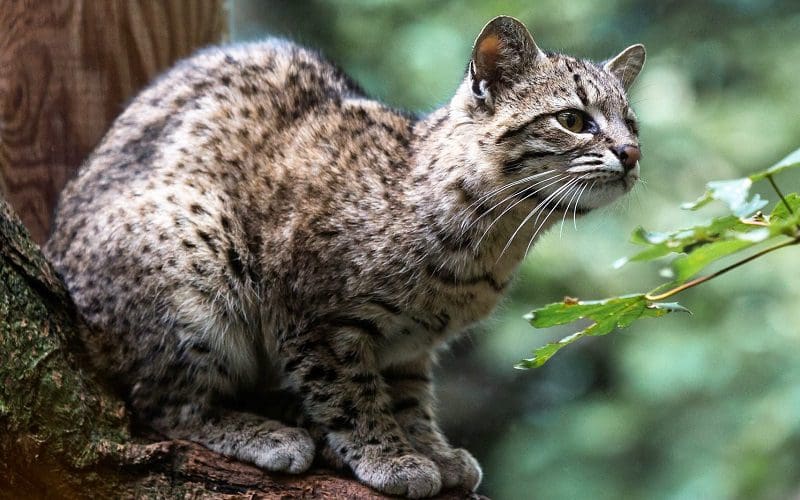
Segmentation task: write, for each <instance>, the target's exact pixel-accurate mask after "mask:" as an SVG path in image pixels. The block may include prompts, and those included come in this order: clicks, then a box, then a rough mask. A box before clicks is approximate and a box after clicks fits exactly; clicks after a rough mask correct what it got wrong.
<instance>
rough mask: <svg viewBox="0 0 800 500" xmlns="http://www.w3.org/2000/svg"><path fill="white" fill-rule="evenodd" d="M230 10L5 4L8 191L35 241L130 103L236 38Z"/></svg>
mask: <svg viewBox="0 0 800 500" xmlns="http://www.w3.org/2000/svg"><path fill="white" fill-rule="evenodd" d="M223 4H224V0H203V1H191V0H163V1H162V0H102V1H97V0H47V1H41V0H0V68H2V69H0V192H1V193H2V194H4V195H5V196H6V198H7V200H8V201H9V202H10V203H11V205H12V206H14V207H15V209H16V210H17V212H18V213H19V214H20V217H21V218H22V220H23V222H24V223H25V225H26V226H27V227H28V229H29V230H30V231H31V234H32V235H33V238H34V240H35V241H37V242H39V243H41V242H43V241H44V240H45V239H46V237H47V235H48V233H49V229H50V222H51V217H52V213H53V208H54V207H55V204H56V201H57V198H58V194H59V192H61V189H62V188H63V187H64V184H65V183H66V182H67V181H68V180H69V179H70V178H71V177H72V176H73V175H74V174H75V172H76V171H77V169H78V166H79V165H80V163H81V162H82V161H83V159H84V158H85V157H86V156H87V155H88V154H89V152H90V151H91V150H92V149H94V147H95V146H96V145H97V143H98V142H99V141H100V139H101V137H102V136H103V134H104V133H105V132H106V130H107V129H108V127H109V125H110V124H111V122H112V121H113V120H114V118H116V116H117V115H118V114H119V113H120V112H121V111H122V109H123V107H124V104H125V102H126V101H128V100H129V99H130V98H131V97H132V96H133V95H134V94H135V93H136V92H138V91H139V89H141V88H142V87H143V86H144V85H146V84H147V83H148V82H149V81H150V80H152V79H153V78H154V77H155V76H156V75H158V74H159V73H161V72H162V71H163V70H164V69H166V68H168V67H169V66H171V65H172V64H173V63H174V62H175V61H176V60H177V59H180V58H182V57H185V56H187V55H189V54H190V53H192V52H193V51H194V50H195V49H197V48H198V47H202V46H205V45H210V44H215V43H219V42H220V41H222V39H223V38H224V37H225V36H226V33H227V23H226V16H225V11H224V9H223Z"/></svg>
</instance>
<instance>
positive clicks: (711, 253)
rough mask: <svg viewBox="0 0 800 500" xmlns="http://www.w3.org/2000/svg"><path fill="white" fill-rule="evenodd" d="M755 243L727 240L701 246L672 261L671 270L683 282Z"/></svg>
mask: <svg viewBox="0 0 800 500" xmlns="http://www.w3.org/2000/svg"><path fill="white" fill-rule="evenodd" d="M758 232H759V233H760V234H763V233H764V231H763V230H762V228H759V230H758ZM766 236H767V237H769V231H766ZM756 243H757V241H751V240H747V239H728V240H721V241H716V242H714V243H710V244H708V245H703V246H702V247H699V248H697V249H695V250H694V251H692V252H691V253H689V254H687V255H681V256H680V257H678V258H676V259H675V260H673V261H672V270H673V271H675V278H676V279H677V280H678V281H679V282H680V281H685V280H687V279H689V278H691V277H692V276H694V275H695V274H697V273H698V272H700V271H701V270H702V269H703V268H705V267H706V266H707V265H709V264H710V263H712V262H714V261H715V260H717V259H721V258H723V257H726V256H728V255H730V254H733V253H736V252H738V251H740V250H744V249H745V248H748V247H751V246H753V245H755V244H756Z"/></svg>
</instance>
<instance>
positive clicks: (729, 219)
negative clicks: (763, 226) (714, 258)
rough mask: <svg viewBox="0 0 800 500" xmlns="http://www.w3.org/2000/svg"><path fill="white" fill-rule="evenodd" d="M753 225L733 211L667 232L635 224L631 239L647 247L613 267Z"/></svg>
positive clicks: (711, 240)
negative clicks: (697, 224) (706, 222)
mask: <svg viewBox="0 0 800 500" xmlns="http://www.w3.org/2000/svg"><path fill="white" fill-rule="evenodd" d="M753 229H754V227H753V226H749V225H747V224H744V223H742V221H741V220H740V219H739V218H738V217H736V216H734V215H726V216H724V217H716V218H714V219H712V220H711V222H709V223H708V224H705V225H700V226H694V227H691V228H689V229H681V230H678V231H671V232H655V231H647V230H645V229H643V228H641V227H639V228H637V229H636V230H635V231H634V232H633V234H632V235H631V242H632V243H636V244H638V245H647V246H649V248H647V249H645V250H642V251H641V252H639V253H637V254H635V255H633V256H631V257H627V258H623V259H619V260H617V261H616V262H615V263H614V267H621V266H623V265H624V264H626V263H628V262H632V261H646V260H653V259H658V258H660V257H664V256H667V255H669V254H672V253H689V252H691V251H694V250H696V249H698V248H699V247H701V246H703V245H708V244H711V243H714V242H717V241H719V240H723V239H726V238H728V237H729V235H731V234H734V233H733V231H737V232H748V231H752V230H753Z"/></svg>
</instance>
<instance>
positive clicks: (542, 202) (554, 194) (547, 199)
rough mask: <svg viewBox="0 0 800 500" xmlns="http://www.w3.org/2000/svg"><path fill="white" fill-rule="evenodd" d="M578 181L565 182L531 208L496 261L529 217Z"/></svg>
mask: <svg viewBox="0 0 800 500" xmlns="http://www.w3.org/2000/svg"><path fill="white" fill-rule="evenodd" d="M579 181H580V179H571V180H570V181H569V182H567V183H566V184H564V185H563V186H561V187H559V188H558V189H556V190H555V191H553V192H552V193H550V195H549V196H547V197H546V198H545V199H544V200H542V201H541V202H540V203H539V204H538V205H536V206H535V207H533V209H532V210H531V211H530V213H528V215H527V216H526V217H525V218H524V219H523V220H522V222H521V223H520V224H519V225H518V226H517V229H515V230H514V233H512V234H511V237H510V238H509V239H508V242H507V243H506V245H505V246H504V247H503V250H501V251H500V255H499V256H498V257H497V260H498V261H499V260H500V258H501V257H502V256H503V254H504V253H505V252H506V250H508V247H509V246H511V243H512V242H513V241H514V238H516V236H517V234H518V233H519V231H520V230H521V229H522V227H523V226H524V225H525V224H526V223H527V222H528V221H529V220H530V219H531V217H533V216H534V215H535V214H536V213H537V212H539V210H540V208H541V207H544V206H545V205H546V204H547V203H548V202H549V201H550V200H551V199H552V198H553V197H554V196H557V195H558V194H559V193H560V192H562V191H563V190H564V189H565V188H567V187H569V186H571V185H572V184H574V183H576V182H579ZM540 215H541V214H540ZM536 220H539V219H538V218H537V219H536Z"/></svg>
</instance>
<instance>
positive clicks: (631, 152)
mask: <svg viewBox="0 0 800 500" xmlns="http://www.w3.org/2000/svg"><path fill="white" fill-rule="evenodd" d="M611 151H613V152H614V154H615V155H617V158H619V162H620V163H622V167H623V168H624V169H625V172H629V171H630V170H631V169H632V168H633V167H635V166H636V162H637V161H639V158H641V157H642V152H641V150H640V149H639V146H634V145H633V144H626V145H624V146H617V147H614V148H612V149H611Z"/></svg>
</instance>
